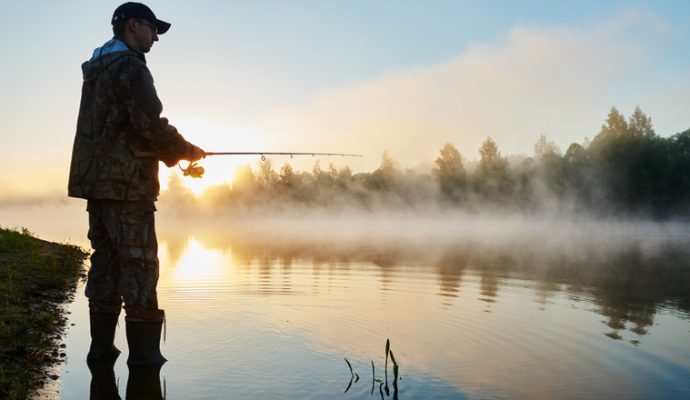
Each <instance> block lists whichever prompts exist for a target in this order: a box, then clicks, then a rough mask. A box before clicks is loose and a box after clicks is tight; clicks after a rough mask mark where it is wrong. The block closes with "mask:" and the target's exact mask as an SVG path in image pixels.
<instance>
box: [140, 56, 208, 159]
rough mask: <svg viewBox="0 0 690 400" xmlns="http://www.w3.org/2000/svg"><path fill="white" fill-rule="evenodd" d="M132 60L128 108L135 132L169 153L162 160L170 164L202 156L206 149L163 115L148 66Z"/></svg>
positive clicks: (150, 143)
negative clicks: (194, 142) (189, 138)
mask: <svg viewBox="0 0 690 400" xmlns="http://www.w3.org/2000/svg"><path fill="white" fill-rule="evenodd" d="M131 62H132V63H133V65H132V72H133V74H132V75H131V78H130V79H129V81H128V82H127V86H128V87H129V94H130V95H129V96H128V100H127V101H128V104H127V108H128V111H129V117H130V125H131V126H132V127H133V128H134V133H135V134H136V135H138V136H140V137H142V138H143V139H144V140H145V141H146V142H147V143H148V144H149V145H150V146H151V147H152V148H153V149H154V150H155V151H158V152H160V153H163V154H166V156H165V157H161V160H162V161H163V162H165V164H166V165H167V166H173V165H175V164H176V163H177V162H178V161H180V160H189V161H196V160H199V159H201V158H203V156H204V151H203V150H201V149H200V148H199V147H197V146H195V145H193V144H192V143H190V142H188V141H187V140H185V138H184V137H183V136H182V135H181V134H180V133H179V132H178V131H177V128H175V127H174V126H173V125H171V124H170V123H169V122H168V119H167V118H161V116H160V114H161V112H162V110H163V106H162V104H161V101H160V100H159V98H158V95H157V93H156V88H155V87H154V85H153V77H152V76H151V73H150V72H149V70H148V68H147V67H146V65H145V64H143V62H141V61H139V60H132V61H131ZM137 64H138V65H137Z"/></svg>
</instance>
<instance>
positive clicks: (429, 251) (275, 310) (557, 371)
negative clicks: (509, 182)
mask: <svg viewBox="0 0 690 400" xmlns="http://www.w3.org/2000/svg"><path fill="white" fill-rule="evenodd" d="M69 204H70V206H69V207H64V208H60V207H57V208H56V207H53V206H51V207H47V206H45V205H40V204H39V205H35V206H34V207H33V211H32V210H24V209H22V210H23V211H20V210H19V209H18V208H17V209H15V210H11V209H10V208H11V207H4V208H3V209H2V211H1V212H0V225H3V226H8V227H11V226H27V227H28V228H29V229H31V230H32V231H34V232H36V233H37V234H38V235H39V236H40V237H42V238H44V239H48V240H58V241H67V240H69V241H71V242H72V243H76V244H79V245H82V246H85V247H86V246H88V244H87V243H86V242H85V239H86V229H87V228H86V213H85V212H84V211H83V207H81V206H79V207H76V208H75V207H73V205H74V204H75V203H69ZM56 218H57V219H56ZM157 219H158V226H159V243H160V249H159V257H160V261H161V271H160V272H161V274H160V281H159V286H158V288H159V302H160V305H161V308H163V309H165V311H166V316H167V326H166V338H165V342H164V343H162V344H161V350H162V352H163V354H164V355H165V356H166V357H167V358H168V360H169V361H168V362H167V363H166V364H165V365H164V366H163V368H162V369H161V370H160V373H159V374H158V373H157V374H155V375H148V376H138V375H137V373H132V374H130V371H129V370H128V368H127V365H126V359H127V344H126V340H125V335H124V316H123V315H122V316H121V317H120V319H121V321H120V326H119V328H118V331H117V336H116V346H117V347H119V348H120V349H121V350H122V354H121V355H120V357H119V359H118V360H117V362H116V364H115V367H114V370H113V374H112V375H111V374H106V375H105V378H103V377H102V376H101V377H99V378H98V382H96V383H97V384H99V385H105V386H106V387H114V388H116V390H117V391H118V392H119V395H120V396H122V398H125V396H126V394H127V392H129V397H130V398H134V397H135V394H136V393H140V392H142V391H145V392H148V393H151V392H153V393H154V394H157V392H158V391H160V393H161V394H162V395H164V396H165V398H167V399H219V398H251V399H275V398H281V399H371V398H377V399H378V398H383V399H388V398H390V399H393V398H398V399H466V398H467V399H486V398H488V399H506V398H508V399H544V398H564V399H569V398H602V399H603V398H606V399H636V398H639V399H674V398H678V399H681V398H690V257H689V256H690V246H688V245H689V244H690V224H687V223H676V222H665V223H654V222H649V221H647V222H645V221H635V222H632V221H601V220H594V219H581V218H579V219H578V218H569V219H564V218H561V217H553V218H551V217H549V218H542V217H539V218H537V217H516V216H506V215H503V216H500V215H499V216H496V215H494V216H487V215H484V216H480V215H462V214H453V213H443V212H438V213H435V214H434V213H432V215H424V216H420V215H418V214H415V213H394V212H390V213H376V214H373V213H360V214H339V215H327V214H319V213H299V214H289V215H288V214H286V215H280V216H272V217H268V216H258V215H247V216H243V217H242V216H236V217H234V218H231V217H216V218H204V219H203V220H201V219H194V218H191V217H187V218H185V217H180V216H178V215H175V214H174V212H172V211H170V212H168V211H166V210H161V211H160V212H159V213H157ZM55 221H65V223H64V224H57V223H56V222H55ZM78 290H79V291H78V293H77V294H76V298H75V301H74V302H73V303H72V304H71V305H70V306H69V310H70V312H71V314H70V321H69V324H68V325H69V327H68V330H67V335H66V337H65V344H66V353H67V357H66V361H65V362H64V363H63V364H62V365H61V366H60V367H59V370H60V371H59V375H60V378H59V380H58V381H57V385H56V386H57V389H58V390H59V393H60V396H61V398H64V399H86V398H89V392H90V390H91V385H92V376H91V373H90V372H89V369H88V368H87V366H86V362H85V359H86V353H87V352H88V346H89V332H88V304H87V301H86V299H85V298H84V296H83V286H80V288H79V289H78ZM387 340H390V350H391V351H392V353H393V354H394V357H395V362H396V363H397V366H398V368H399V369H398V373H399V374H398V377H397V380H396V379H394V374H393V361H392V359H391V358H388V361H387V365H386V341H387ZM346 359H347V361H346ZM348 362H349V363H350V365H351V367H352V371H353V372H354V373H356V374H357V376H358V379H355V378H353V375H352V374H351V372H350V367H349V366H348ZM372 365H373V367H374V372H373V373H372ZM385 372H387V374H386V373H385ZM375 379H380V380H381V382H379V381H375ZM394 383H395V385H394ZM386 387H387V390H386Z"/></svg>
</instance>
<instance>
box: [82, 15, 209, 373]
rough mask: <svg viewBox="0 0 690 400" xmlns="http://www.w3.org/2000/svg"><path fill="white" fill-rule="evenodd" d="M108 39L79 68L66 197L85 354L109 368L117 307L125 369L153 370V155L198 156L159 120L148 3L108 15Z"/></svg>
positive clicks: (158, 27)
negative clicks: (77, 241) (82, 278)
mask: <svg viewBox="0 0 690 400" xmlns="http://www.w3.org/2000/svg"><path fill="white" fill-rule="evenodd" d="M111 23H112V28H113V33H114V35H115V36H114V37H113V38H112V39H111V40H109V41H107V42H106V43H105V44H104V45H103V46H101V47H100V48H97V49H96V50H95V51H94V52H93V56H92V57H91V59H90V60H89V61H87V62H85V63H84V64H83V65H82V71H83V75H84V82H83V86H82V97H81V103H80V107H79V118H78V121H77V131H76V136H75V139H74V148H73V150H72V161H71V167H70V175H69V196H71V197H79V198H83V199H86V200H87V211H88V214H89V233H88V237H89V240H90V241H91V246H92V247H93V250H94V251H93V254H92V255H91V268H90V270H89V273H88V280H87V283H86V296H87V297H88V299H89V315H90V331H91V347H90V349H89V354H88V356H87V362H88V363H89V364H90V365H92V364H94V363H98V362H99V361H111V362H112V361H114V360H115V359H116V358H117V356H118V355H119V353H120V351H119V350H118V349H117V348H116V347H115V346H114V343H113V340H114V337H115V328H116V326H117V321H118V316H119V314H120V310H121V308H122V304H123V303H124V309H125V314H126V316H125V322H126V333H127V344H128V347H129V357H128V359H127V364H128V365H129V366H159V367H160V366H161V365H162V364H163V363H164V362H165V361H166V359H165V358H164V357H163V355H162V354H161V352H160V337H161V328H162V325H163V322H164V320H165V314H164V312H163V310H161V309H159V308H158V298H157V294H156V285H157V283H158V254H157V253H158V244H157V240H156V231H155V227H154V212H155V211H156V208H155V205H154V202H155V201H156V199H157V197H158V193H159V182H158V161H159V158H156V157H148V158H138V157H136V156H135V153H137V152H156V153H158V154H165V156H164V157H161V158H160V161H163V162H164V163H165V164H166V165H167V166H169V167H170V166H173V165H175V164H176V163H177V162H178V161H180V160H188V161H196V160H199V159H201V158H203V157H204V151H203V150H201V149H200V148H199V147H197V146H195V145H193V144H191V143H189V142H187V141H186V140H185V139H184V138H183V137H182V135H180V133H179V132H178V131H177V129H176V128H175V127H174V126H172V125H170V124H169V123H168V120H167V119H166V118H161V116H160V114H161V111H162V104H161V102H160V100H159V99H158V96H157V95H156V89H155V88H154V85H153V78H152V77H151V73H150V72H149V69H148V68H147V66H146V58H145V56H144V54H145V53H148V52H149V51H150V50H151V46H152V45H153V43H154V42H156V41H157V40H158V35H162V34H164V33H165V32H167V31H168V29H169V28H170V24H169V23H167V22H164V21H161V20H159V19H157V18H156V16H155V15H154V13H153V12H152V11H151V9H150V8H148V7H147V6H145V5H143V4H140V3H125V4H122V5H121V6H119V7H118V8H117V9H116V10H115V12H114V14H113V17H112V21H111Z"/></svg>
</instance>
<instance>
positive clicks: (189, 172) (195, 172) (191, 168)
mask: <svg viewBox="0 0 690 400" xmlns="http://www.w3.org/2000/svg"><path fill="white" fill-rule="evenodd" d="M134 156H135V157H156V158H160V157H165V156H166V154H163V153H160V152H157V151H137V152H135V153H134ZM208 156H261V161H266V156H290V158H292V157H294V156H312V157H315V156H328V157H331V156H333V157H362V155H361V154H350V153H311V152H295V151H277V152H276V151H205V152H204V157H208ZM177 165H178V166H179V167H180V170H181V171H182V174H183V175H184V176H191V177H192V178H201V177H202V176H203V175H204V172H205V170H204V167H202V166H200V165H198V164H197V163H196V161H190V162H189V165H188V166H187V167H185V168H183V167H182V165H181V164H180V163H178V164H177Z"/></svg>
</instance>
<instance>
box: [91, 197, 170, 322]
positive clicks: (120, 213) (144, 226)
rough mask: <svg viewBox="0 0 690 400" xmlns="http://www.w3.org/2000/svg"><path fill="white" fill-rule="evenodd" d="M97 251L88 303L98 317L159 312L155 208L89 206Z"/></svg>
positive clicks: (110, 204)
mask: <svg viewBox="0 0 690 400" xmlns="http://www.w3.org/2000/svg"><path fill="white" fill-rule="evenodd" d="M87 211H88V212H89V240H90V241H91V247H93V250H94V252H93V254H92V255H91V268H90V269H89V274H88V279H87V282H86V297H88V298H89V305H90V307H91V310H92V311H93V312H103V313H119V312H120V308H121V306H122V303H123V302H124V305H125V310H126V311H128V313H129V309H130V308H131V309H133V310H137V309H141V310H158V298H157V294H156V285H157V284H158V243H157V240H156V231H155V224H154V212H155V211H156V208H155V206H154V204H153V202H130V201H115V200H89V201H88V206H87Z"/></svg>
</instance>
